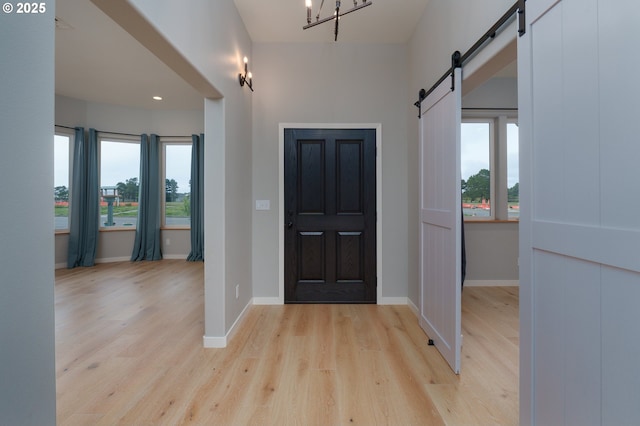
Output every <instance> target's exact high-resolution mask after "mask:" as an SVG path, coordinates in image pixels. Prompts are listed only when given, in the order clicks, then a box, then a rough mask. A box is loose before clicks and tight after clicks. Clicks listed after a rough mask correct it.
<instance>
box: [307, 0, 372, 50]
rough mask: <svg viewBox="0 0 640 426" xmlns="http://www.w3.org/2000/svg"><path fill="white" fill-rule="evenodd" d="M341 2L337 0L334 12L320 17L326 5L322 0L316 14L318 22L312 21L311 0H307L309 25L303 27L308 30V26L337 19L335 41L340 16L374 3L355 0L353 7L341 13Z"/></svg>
mask: <svg viewBox="0 0 640 426" xmlns="http://www.w3.org/2000/svg"><path fill="white" fill-rule="evenodd" d="M340 3H341V2H340V0H336V8H335V10H334V12H333V14H332V15H331V16H328V17H326V18H323V19H320V12H321V11H322V6H323V5H324V0H322V2H321V3H320V7H319V8H318V14H317V15H316V22H313V23H312V22H311V0H306V6H307V25H305V26H304V27H302V29H303V30H306V29H307V28H311V27H315V26H316V25H320V24H324V23H325V22H329V21H336V24H335V26H336V27H335V30H334V34H335V39H334V41H338V21H339V20H340V17H341V16H344V15H346V14H348V13H351V12H355V11H356V10H360V9H362V8H364V7H367V6H371V4H372V3H371V1H369V0H362V3H361V4H358V2H357V0H353V8H351V9H349V10H347V11H346V12H342V13H340Z"/></svg>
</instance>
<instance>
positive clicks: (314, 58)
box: [253, 42, 409, 298]
mask: <svg viewBox="0 0 640 426" xmlns="http://www.w3.org/2000/svg"><path fill="white" fill-rule="evenodd" d="M253 59H254V61H253V63H254V65H255V67H254V70H255V71H254V76H255V77H254V85H255V89H256V92H255V94H254V99H253V135H254V138H253V195H254V199H267V200H270V201H271V210H269V211H254V212H253V229H254V232H253V277H254V279H253V291H254V297H261V298H272V297H277V296H278V286H279V282H278V264H279V260H278V225H279V223H278V212H279V199H278V160H279V159H278V143H279V139H278V125H279V123H381V124H382V153H381V155H382V241H383V244H382V250H383V251H382V276H381V277H379V282H378V283H379V285H381V286H382V296H383V297H406V296H407V267H408V265H407V260H406V259H407V255H408V254H407V250H408V245H407V229H408V228H407V222H406V220H407V203H408V201H407V196H408V194H407V174H406V169H407V158H408V157H407V137H406V121H405V120H406V115H407V113H408V112H409V107H408V105H407V102H406V99H407V94H406V78H407V73H406V64H407V54H406V46H405V45H394V44H387V45H379V44H375V45H374V44H370V45H367V44H349V43H334V42H331V43H322V44H271V43H269V44H262V43H258V44H255V45H254V48H253Z"/></svg>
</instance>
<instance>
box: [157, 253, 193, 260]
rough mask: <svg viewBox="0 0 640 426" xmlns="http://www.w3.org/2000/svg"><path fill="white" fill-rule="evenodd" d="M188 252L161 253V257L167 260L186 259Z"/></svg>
mask: <svg viewBox="0 0 640 426" xmlns="http://www.w3.org/2000/svg"><path fill="white" fill-rule="evenodd" d="M187 257H189V253H187V254H163V255H162V258H163V259H167V260H187Z"/></svg>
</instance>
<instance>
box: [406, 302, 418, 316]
mask: <svg viewBox="0 0 640 426" xmlns="http://www.w3.org/2000/svg"><path fill="white" fill-rule="evenodd" d="M407 305H409V308H411V311H412V312H413V313H414V314H415V316H416V317H418V318H419V317H420V309H418V307H417V306H416V305H414V304H413V302H412V301H411V299H409V298H407Z"/></svg>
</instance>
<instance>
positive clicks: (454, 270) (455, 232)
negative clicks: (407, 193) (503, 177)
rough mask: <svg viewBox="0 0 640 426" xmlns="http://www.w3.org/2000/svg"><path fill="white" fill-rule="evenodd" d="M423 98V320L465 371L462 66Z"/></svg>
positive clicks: (428, 331)
mask: <svg viewBox="0 0 640 426" xmlns="http://www.w3.org/2000/svg"><path fill="white" fill-rule="evenodd" d="M454 79H455V85H454V87H455V90H453V91H452V90H451V80H450V79H446V80H445V81H443V82H442V83H441V84H440V86H438V88H437V89H436V90H434V91H433V92H432V93H431V94H429V96H428V97H427V98H426V99H425V100H424V101H423V102H422V111H424V113H423V115H422V117H421V120H420V293H421V294H420V326H421V327H422V328H423V330H424V331H425V332H426V334H427V336H429V338H430V339H431V340H433V343H434V345H435V346H436V348H437V349H438V350H439V351H440V353H441V354H442V355H443V357H444V358H445V359H446V360H447V362H448V363H449V365H450V366H451V368H452V369H453V371H455V373H456V374H458V373H459V372H460V315H461V307H460V296H461V294H460V291H461V241H460V231H461V220H462V216H461V215H462V212H461V208H462V207H461V204H460V203H461V194H460V191H461V188H460V121H461V106H462V105H461V92H462V90H461V70H460V69H459V68H458V69H455V71H454Z"/></svg>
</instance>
